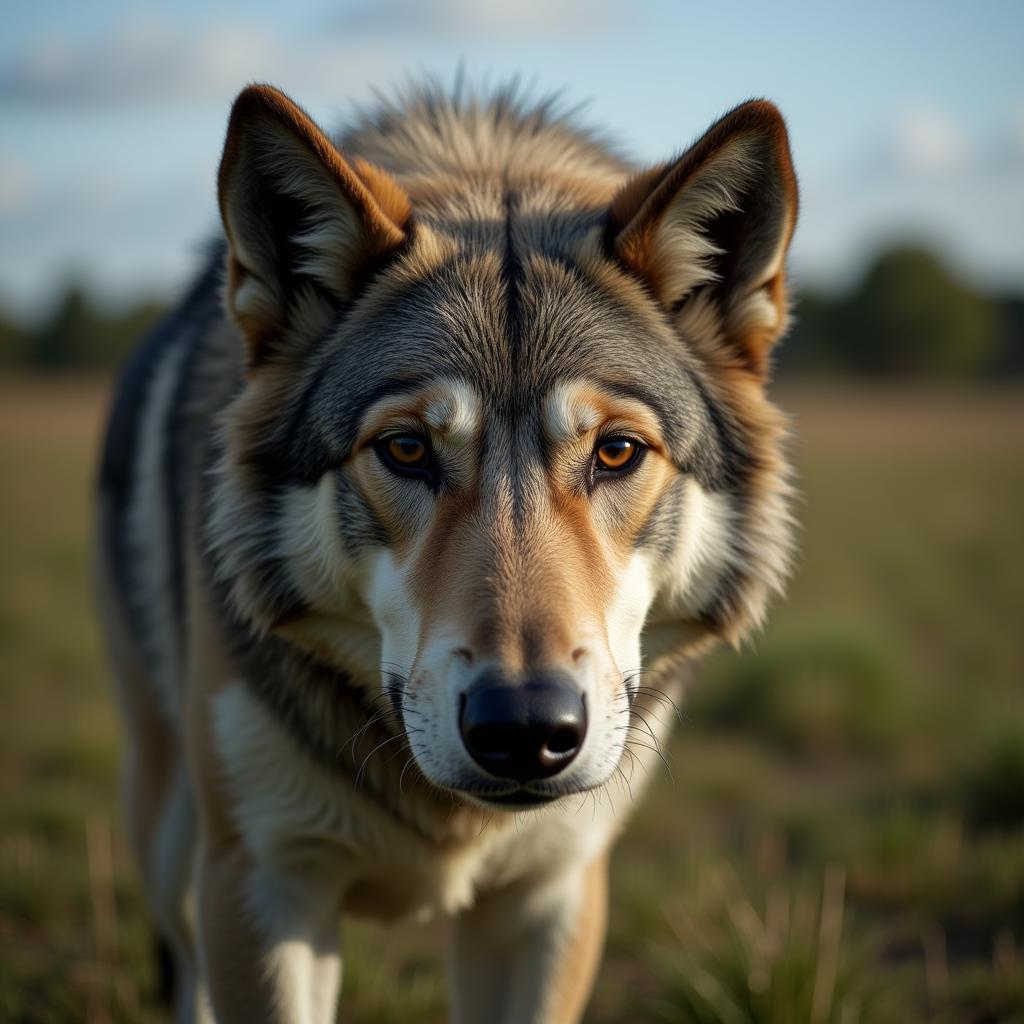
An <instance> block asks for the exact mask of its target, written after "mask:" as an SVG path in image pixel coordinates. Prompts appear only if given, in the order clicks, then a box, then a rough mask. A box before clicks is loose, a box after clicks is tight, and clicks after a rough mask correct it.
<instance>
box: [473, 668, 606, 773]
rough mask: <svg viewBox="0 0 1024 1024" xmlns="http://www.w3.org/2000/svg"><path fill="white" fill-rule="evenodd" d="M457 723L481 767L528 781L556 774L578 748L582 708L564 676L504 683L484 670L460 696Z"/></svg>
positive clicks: (579, 697)
mask: <svg viewBox="0 0 1024 1024" xmlns="http://www.w3.org/2000/svg"><path fill="white" fill-rule="evenodd" d="M459 728H460V730H461V731H462V740H463V742H464V743H465V744H466V749H467V750H468V751H469V752H470V754H471V755H472V757H473V760H474V761H476V763H477V764H478V765H480V767H481V768H483V769H484V770H485V771H488V772H490V773H491V774H492V775H497V776H498V777H499V778H501V779H515V780H516V781H517V782H531V781H533V780H534V779H544V778H548V777H549V776H552V775H557V774H558V772H560V771H561V770H562V769H563V768H565V767H566V766H567V765H568V764H569V763H570V762H571V761H572V759H573V758H574V757H575V756H576V755H577V754H578V753H579V749H580V747H581V746H582V745H583V737H584V735H585V734H586V731H587V709H586V705H585V704H584V703H583V694H581V693H580V692H579V690H577V689H576V687H575V686H573V685H572V683H571V682H570V681H569V680H565V681H562V680H561V679H559V677H557V676H553V675H548V676H541V677H538V678H535V679H530V680H528V681H526V682H523V683H510V682H508V681H507V680H505V679H502V678H501V677H500V676H495V675H492V674H486V675H484V676H483V677H482V678H480V679H478V680H477V681H476V682H475V683H474V684H473V685H472V686H471V687H470V688H469V690H468V691H467V692H466V693H465V694H464V695H463V698H462V713H461V717H460V720H459Z"/></svg>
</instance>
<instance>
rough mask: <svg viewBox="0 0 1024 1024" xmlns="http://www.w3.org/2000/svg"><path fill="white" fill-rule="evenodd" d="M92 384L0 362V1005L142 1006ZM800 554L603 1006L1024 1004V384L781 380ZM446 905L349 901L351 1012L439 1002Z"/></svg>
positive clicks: (656, 805)
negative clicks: (390, 917)
mask: <svg viewBox="0 0 1024 1024" xmlns="http://www.w3.org/2000/svg"><path fill="white" fill-rule="evenodd" d="M103 397H104V387H103V385H102V383H100V382H96V381H49V382H43V381H37V380H30V379H24V378H18V379H9V380H6V381H0V479H2V480H3V481H4V484H3V490H2V497H0V538H2V540H0V645H2V655H3V656H2V657H0V700H2V704H0V1021H3V1022H13V1021H19V1022H30V1021H31V1022H63V1021H87V1022H96V1024H101V1022H106V1021H151V1020H154V1021H155V1020H159V1019H160V1018H159V1016H158V1015H157V1012H156V1010H155V1009H154V1008H153V989H154V974H153V970H152V965H151V963H150V959H149V952H150V949H149V935H148V930H147V927H146V923H145V918H144V914H143V907H142V903H141V899H140V894H139V891H138V889H137V886H136V884H135V881H134V878H133V874H132V870H131V866H130V863H129V861H128V858H127V857H126V854H125V851H124V847H123V844H122V839H121V832H120V824H119V812H118V809H117V802H116V790H117V744H118V739H117V729H116V723H115V720H114V714H113V709H112V705H111V701H110V698H109V696H108V687H107V678H106V675H105V672H104V667H103V662H102V657H101V648H100V643H99V639H98V637H97V635H96V631H95V626H94V621H93V616H92V611H91V601H90V593H89V583H88V571H87V570H88V554H87V536H88V533H89V516H90V505H89V484H90V476H91V472H92V464H93V460H94V455H95V438H96V436H97V433H98V430H99V424H100V420H101V417H102V405H103ZM782 399H783V402H784V404H785V405H786V406H787V407H788V408H790V409H792V410H793V411H794V412H795V414H796V417H795V429H796V435H797V441H796V444H795V449H794V450H795V455H796V459H797V463H798V466H799V471H800V477H801V487H802V491H803V494H804V501H803V507H802V510H801V518H802V519H803V521H804V524H805V529H804V533H803V544H802V548H803V554H802V558H801V565H800V569H799V572H798V574H797V577H796V578H795V580H794V583H793V587H792V590H791V595H790V598H789V599H788V600H787V601H786V602H785V603H784V604H782V605H780V606H779V607H778V608H777V609H776V611H775V613H774V614H773V616H772V619H771V621H770V624H769V627H768V629H767V630H766V631H765V633H764V634H763V635H762V636H761V637H760V638H759V639H758V640H757V642H756V643H755V644H753V645H752V646H751V647H750V649H749V650H747V651H746V652H745V653H744V654H743V655H742V656H737V655H735V654H732V653H728V652H723V653H720V654H717V655H715V656H714V657H713V658H712V659H710V660H709V661H708V662H707V663H706V664H705V666H704V667H703V668H702V670H701V672H700V673H699V682H698V684H697V685H696V686H695V687H694V691H693V693H692V694H691V698H690V700H689V701H688V703H687V705H686V708H685V712H686V713H685V718H684V722H683V724H682V726H681V728H678V729H677V731H676V735H675V739H674V741H673V744H672V747H671V750H670V751H669V760H670V762H671V767H672V774H673V777H674V783H673V782H672V781H670V779H669V777H668V773H667V772H666V773H665V775H664V777H663V778H661V779H659V780H658V782H657V784H656V786H654V787H653V789H652V791H651V793H650V794H649V797H648V798H647V799H646V800H645V801H644V802H643V803H642V804H641V806H640V807H639V808H638V809H637V811H636V814H635V820H634V822H633V825H632V826H631V828H630V829H629V830H628V831H627V834H626V837H625V838H624V839H623V841H622V842H621V843H620V845H619V847H618V849H617V852H616V855H615V859H614V868H613V879H614V880H613V894H612V908H613V909H612V919H611V930H610V935H609V941H608V949H607V954H606V957H605V961H604V965H603V968H602V971H601V976H600V980H599V983H598V987H597V991H596V993H595V997H594V1000H593V1004H592V1007H591V1011H590V1014H589V1016H588V1018H587V1019H588V1021H591V1022H593V1024H627V1022H634V1021H638V1022H644V1021H652V1022H656V1021H660V1022H686V1021H691V1022H696V1024H704V1022H715V1024H743V1022H748V1021H749V1022H755V1024H760V1022H773V1024H783V1022H785V1024H805V1022H806V1024H825V1022H830V1024H831V1022H836V1024H839V1022H843V1024H852V1022H857V1021H859V1022H863V1024H887V1022H893V1024H896V1022H916V1021H937V1022H951V1024H952V1022H956V1024H961V1022H973V1024H983V1022H986V1024H987V1022H993V1024H995V1022H999V1024H1004V1022H1013V1021H1017V1022H1020V1021H1024V685H1022V683H1024V393H1022V392H1020V391H985V392H979V391H973V392H959V391H954V390H949V391H935V390H928V391H900V390H892V389H885V388H875V387H872V388H864V389H861V390H853V389H849V390H843V389H837V388H836V387H835V386H828V387H824V386H823V387H821V388H817V387H812V386H810V385H804V386H802V387H801V388H799V389H796V390H792V391H791V392H789V393H783V395H782ZM438 938H439V933H438V931H437V929H434V930H429V929H428V930H424V931H422V932H419V931H408V932H405V933H401V934H399V933H395V932H384V931H380V930H377V929H374V928H370V927H366V926H361V925H351V926H346V928H345V952H346V993H345V999H344V1002H343V1006H344V1010H343V1013H342V1018H341V1019H342V1020H344V1021H349V1022H357V1024H391V1022H412V1021H415V1022H425V1024H432V1022H439V1021H442V1020H443V1019H444V987H443V981H442V977H441V974H440V966H439V963H438V961H437V958H436V956H435V952H436V950H437V948H438Z"/></svg>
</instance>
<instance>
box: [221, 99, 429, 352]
mask: <svg viewBox="0 0 1024 1024" xmlns="http://www.w3.org/2000/svg"><path fill="white" fill-rule="evenodd" d="M218 194H219V201H220V212H221V218H222V220H223V221H224V230H225V232H226V234H227V240H228V273H227V301H228V307H229V309H230V311H231V314H232V316H233V317H234V319H235V322H236V323H237V324H238V326H239V327H240V328H241V330H242V333H243V334H244V335H245V337H246V339H247V342H248V345H249V358H250V362H251V363H253V364H257V363H260V362H262V361H263V360H265V359H267V358H269V357H271V356H272V355H273V354H274V353H275V351H276V350H280V349H282V348H283V347H286V346H287V344H288V342H289V340H290V339H293V338H294V336H295V335H296V334H308V333H309V332H310V331H311V330H313V331H315V330H317V329H324V328H326V326H327V325H328V323H329V320H330V317H331V316H332V315H333V314H334V313H335V312H336V310H337V307H338V305H339V304H341V303H343V302H345V301H348V300H350V299H351V298H352V297H353V295H354V294H355V292H356V290H357V288H358V285H359V282H360V279H361V277H362V276H363V275H365V274H366V273H367V272H368V271H369V270H372V268H373V267H374V266H375V265H377V264H378V263H379V261H380V260H382V259H383V258H385V257H386V256H387V255H388V254H389V253H390V252H392V251H393V250H394V249H396V248H397V247H398V246H400V245H401V244H402V243H403V242H404V241H405V238H406V227H407V223H408V220H409V215H410V206H409V199H408V197H407V196H406V194H405V193H404V192H403V191H402V189H401V188H400V187H399V186H398V184H397V183H396V182H395V181H394V180H393V179H392V178H391V177H389V176H388V175H387V174H386V173H385V172H384V171H381V170H379V169H378V168H375V167H372V166H370V165H369V164H366V163H364V162H362V161H356V162H354V163H351V164H350V163H349V162H348V161H347V160H345V158H344V157H343V156H342V155H341V154H340V153H339V152H338V150H337V149H336V148H335V146H334V144H333V143H332V142H331V141H330V139H329V138H328V137H327V136H326V135H325V134H324V133H323V132H322V131H321V130H320V128H318V127H317V126H316V125H315V124H314V123H313V121H312V120H311V119H310V118H309V117H308V116H307V115H306V113H305V112H304V111H302V110H301V109H300V108H299V107H297V106H296V105H295V104H294V103H293V102H292V101H291V100H290V99H288V97H287V96H285V95H284V94H283V93H281V92H279V91H278V90H276V89H274V88H271V87H270V86H267V85H253V86H250V87H249V88H247V89H245V90H243V92H242V93H241V94H240V95H239V97H238V99H237V100H235V104H234V107H233V108H232V110H231V118H230V121H229V122H228V133H227V141H226V142H225V144H224V155H223V157H222V158H221V164H220V174H219V177H218Z"/></svg>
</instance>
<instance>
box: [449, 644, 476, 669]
mask: <svg viewBox="0 0 1024 1024" xmlns="http://www.w3.org/2000/svg"><path fill="white" fill-rule="evenodd" d="M452 654H454V655H455V657H456V658H459V659H460V660H462V661H464V662H465V663H466V664H467V665H472V664H473V652H472V651H471V650H470V649H469V648H468V647H456V648H455V650H454V651H452Z"/></svg>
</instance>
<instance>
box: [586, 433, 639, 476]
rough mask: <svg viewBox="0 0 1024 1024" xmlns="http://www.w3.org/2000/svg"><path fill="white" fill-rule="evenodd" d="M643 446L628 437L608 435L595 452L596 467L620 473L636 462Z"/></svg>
mask: <svg viewBox="0 0 1024 1024" xmlns="http://www.w3.org/2000/svg"><path fill="white" fill-rule="evenodd" d="M643 450H644V446H643V445H642V444H640V443H639V442H638V441H634V440H633V439H632V438H629V437H608V438H605V439H604V440H603V441H602V442H601V443H600V444H599V445H598V446H597V451H596V452H595V458H596V460H597V466H596V468H597V469H599V470H605V471H607V472H612V473H621V472H622V471H623V470H626V469H629V468H630V467H631V466H633V465H635V464H636V461H637V459H639V458H640V455H641V453H642V452H643Z"/></svg>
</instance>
